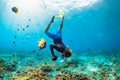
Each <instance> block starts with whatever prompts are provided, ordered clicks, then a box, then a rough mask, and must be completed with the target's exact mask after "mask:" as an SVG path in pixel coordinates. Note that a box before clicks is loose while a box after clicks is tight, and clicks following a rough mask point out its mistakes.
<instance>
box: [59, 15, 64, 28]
mask: <svg viewBox="0 0 120 80" xmlns="http://www.w3.org/2000/svg"><path fill="white" fill-rule="evenodd" d="M63 22H64V16H63V17H62V21H61V23H60V27H59V29H58V30H61V29H62V27H63Z"/></svg>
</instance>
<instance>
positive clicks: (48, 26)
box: [44, 16, 54, 32]
mask: <svg viewBox="0 0 120 80" xmlns="http://www.w3.org/2000/svg"><path fill="white" fill-rule="evenodd" d="M53 21H54V16H53V17H52V19H51V20H50V23H49V24H48V25H47V27H46V28H45V31H44V32H47V31H48V29H49V28H50V25H51V24H52V23H53Z"/></svg>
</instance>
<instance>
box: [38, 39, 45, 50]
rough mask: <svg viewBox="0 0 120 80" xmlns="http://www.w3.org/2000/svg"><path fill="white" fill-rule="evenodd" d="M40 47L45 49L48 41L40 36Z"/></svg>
mask: <svg viewBox="0 0 120 80" xmlns="http://www.w3.org/2000/svg"><path fill="white" fill-rule="evenodd" d="M38 47H39V48H40V49H44V48H45V47H46V41H45V39H44V38H40V39H39V41H38Z"/></svg>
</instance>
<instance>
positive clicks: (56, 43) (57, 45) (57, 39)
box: [46, 30, 66, 56]
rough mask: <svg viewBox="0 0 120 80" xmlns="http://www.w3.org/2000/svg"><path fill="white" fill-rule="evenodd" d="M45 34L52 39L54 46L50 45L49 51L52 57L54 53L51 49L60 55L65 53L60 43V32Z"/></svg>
mask: <svg viewBox="0 0 120 80" xmlns="http://www.w3.org/2000/svg"><path fill="white" fill-rule="evenodd" d="M46 34H47V35H48V36H49V37H50V38H52V39H53V42H54V44H50V50H51V53H52V56H54V55H55V54H54V51H53V49H56V50H57V51H59V52H61V53H65V51H66V46H65V45H64V43H63V42H62V36H61V30H59V31H58V32H57V33H56V34H52V33H49V32H46Z"/></svg>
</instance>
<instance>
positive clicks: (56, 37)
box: [45, 16, 72, 61]
mask: <svg viewBox="0 0 120 80" xmlns="http://www.w3.org/2000/svg"><path fill="white" fill-rule="evenodd" d="M54 18H57V17H56V16H53V17H52V19H51V21H50V23H49V24H48V26H47V27H46V29H45V33H46V35H47V36H48V37H50V38H52V39H53V42H54V44H50V50H51V53H52V60H53V61H55V60H57V56H56V55H55V54H54V50H53V49H56V50H57V51H59V52H61V53H62V59H64V57H70V56H71V55H72V50H71V49H69V48H68V47H66V46H65V45H64V43H63V42H62V35H61V30H62V27H63V21H64V16H62V17H60V18H62V21H61V23H60V27H59V29H58V31H57V33H56V34H52V33H50V32H48V29H49V28H50V25H51V24H52V23H53V22H54Z"/></svg>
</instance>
